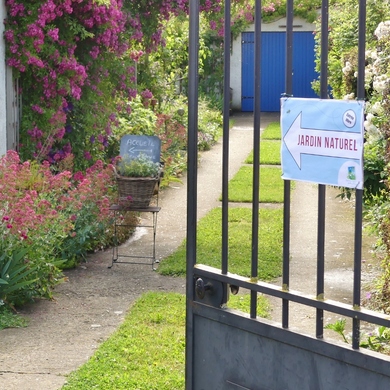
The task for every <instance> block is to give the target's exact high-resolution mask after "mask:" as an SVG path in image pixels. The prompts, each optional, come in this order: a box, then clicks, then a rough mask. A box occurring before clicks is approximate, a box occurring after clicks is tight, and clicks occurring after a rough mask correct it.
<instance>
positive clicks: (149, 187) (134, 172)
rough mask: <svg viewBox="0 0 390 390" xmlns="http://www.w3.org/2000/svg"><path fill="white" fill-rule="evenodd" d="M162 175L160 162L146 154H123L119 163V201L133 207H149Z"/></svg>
mask: <svg viewBox="0 0 390 390" xmlns="http://www.w3.org/2000/svg"><path fill="white" fill-rule="evenodd" d="M160 176H161V168H160V163H156V162H153V160H152V159H151V158H150V157H148V156H146V155H145V154H140V155H139V156H138V157H135V158H134V157H133V158H131V157H130V156H128V155H125V156H123V157H122V158H121V159H120V160H119V162H118V164H117V183H118V194H119V203H121V204H126V205H127V206H132V207H135V208H136V207H139V208H143V207H148V206H149V204H150V200H151V198H152V196H153V194H154V192H155V188H156V186H158V182H159V180H160Z"/></svg>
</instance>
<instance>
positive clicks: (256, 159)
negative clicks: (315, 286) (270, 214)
mask: <svg viewBox="0 0 390 390" xmlns="http://www.w3.org/2000/svg"><path fill="white" fill-rule="evenodd" d="M254 82H255V87H254V118H253V193H252V259H251V277H252V278H257V276H258V263H259V260H258V253H259V193H260V188H259V187H260V99H261V98H260V93H261V0H256V5H255V78H254ZM256 315H257V293H256V291H251V308H250V316H251V318H256Z"/></svg>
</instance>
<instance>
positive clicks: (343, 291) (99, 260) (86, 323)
mask: <svg viewBox="0 0 390 390" xmlns="http://www.w3.org/2000/svg"><path fill="white" fill-rule="evenodd" d="M232 120H234V127H233V128H232V129H231V131H230V165H229V174H230V178H231V177H232V176H233V175H234V174H235V173H236V172H237V171H238V169H239V168H240V167H241V165H242V163H243V161H244V160H245V158H246V157H247V155H248V154H249V153H250V151H251V150H252V148H253V116H252V115H251V114H236V115H234V116H233V117H232ZM278 120H279V117H278V115H277V114H264V115H263V117H262V121H261V126H262V128H264V127H265V126H266V125H267V124H268V123H269V122H273V121H278ZM182 180H183V182H182V183H172V184H171V185H170V186H169V188H166V189H164V190H163V191H161V193H160V197H159V206H161V211H160V213H159V215H158V224H157V241H156V255H157V258H158V259H163V258H165V257H166V256H168V255H169V254H170V253H172V252H173V251H174V250H175V249H176V248H177V247H178V246H179V245H180V244H181V242H182V241H183V239H184V238H185V236H186V199H187V185H186V177H183V178H182ZM221 183H222V143H221V142H219V143H217V145H215V146H214V147H213V148H212V149H211V150H210V151H207V152H203V153H201V157H200V162H199V171H198V192H199V195H198V198H199V199H198V218H202V217H203V216H204V215H206V213H208V212H209V211H210V210H211V209H213V208H214V207H218V206H220V202H219V201H218V198H219V196H220V194H221ZM335 194H336V193H335V191H329V192H328V197H327V213H328V214H329V219H328V221H329V222H328V225H327V243H328V244H330V245H329V249H328V251H327V254H326V257H327V267H328V268H327V274H326V291H327V294H328V291H329V298H332V299H340V300H342V301H345V302H349V301H350V299H351V294H350V291H351V277H352V268H351V260H350V259H351V245H352V244H351V242H352V241H351V240H352V237H351V236H352V234H351V229H352V226H353V223H352V219H351V218H352V217H351V215H353V209H352V207H351V205H350V204H349V203H345V202H340V201H339V200H336V199H335ZM316 204H317V195H316V186H314V185H311V184H305V183H300V184H297V186H296V188H295V190H294V192H293V195H292V221H291V228H292V230H291V241H292V247H291V272H292V276H291V288H293V289H298V290H300V291H303V292H305V293H313V294H314V293H315V283H314V282H315V261H316V260H315V257H316V249H315V248H316V244H315V237H316V222H315V221H316ZM137 237H138V238H137V239H135V240H132V242H131V243H127V244H125V245H123V246H122V247H121V250H123V251H124V252H125V253H129V252H131V253H132V252H133V251H134V252H136V251H137V250H141V251H142V252H143V253H146V248H150V238H151V234H150V233H148V232H147V231H145V230H143V228H141V229H139V231H138V232H137ZM136 253H137V252H136ZM366 253H367V257H366V258H365V260H366V263H365V264H369V263H370V257H369V254H368V252H367V251H366ZM111 254H112V252H111V251H104V252H99V253H96V254H94V255H92V256H91V257H90V258H89V260H88V262H87V263H85V264H82V265H81V266H80V267H78V268H77V269H75V270H71V271H67V272H66V276H67V278H68V281H67V282H66V283H63V284H61V285H59V286H58V287H57V288H56V293H55V301H39V302H36V303H35V304H33V305H30V306H28V307H25V308H23V311H22V314H23V315H25V316H26V317H27V318H29V319H30V325H29V326H28V327H27V328H22V329H6V330H3V331H0V339H1V342H0V389H1V390H3V389H4V390H5V389H7V390H13V389H14V390H42V389H44V390H57V389H60V388H61V386H62V385H63V383H64V382H65V381H66V375H68V374H69V373H70V372H72V371H73V370H75V369H77V367H79V366H80V365H82V364H83V363H84V362H86V361H87V360H88V358H89V357H90V356H91V355H92V354H93V352H94V351H95V350H96V348H97V347H98V346H99V345H100V343H101V342H102V341H104V340H105V339H107V338H108V337H109V336H110V334H111V333H112V332H113V331H114V330H115V329H117V327H118V326H119V325H120V323H121V322H122V321H123V318H124V316H125V314H126V311H127V310H128V309H129V307H131V304H132V303H133V302H134V301H135V300H136V299H137V298H138V297H139V296H140V295H141V294H142V293H143V292H145V291H149V290H155V291H177V292H181V293H184V292H185V280H184V278H167V277H162V276H160V275H159V274H158V273H156V272H154V271H152V268H151V266H150V265H130V264H115V265H114V266H113V267H112V268H111V269H108V268H107V266H108V265H110V264H111ZM372 268H373V267H372ZM366 269H367V270H369V269H370V267H366ZM368 275H369V273H368ZM275 283H277V284H278V285H280V281H276V282H275ZM272 302H273V304H274V310H273V319H274V320H275V321H280V310H279V308H278V305H279V303H278V302H276V301H275V300H273V301H272ZM291 312H292V318H291V326H292V327H300V328H302V324H306V323H308V325H307V326H306V325H304V329H303V331H305V333H308V334H313V332H314V331H315V327H313V326H312V325H311V323H310V321H308V322H307V321H303V320H304V319H309V320H311V319H312V318H313V315H312V313H306V312H305V311H303V310H302V309H301V308H295V307H292V309H291Z"/></svg>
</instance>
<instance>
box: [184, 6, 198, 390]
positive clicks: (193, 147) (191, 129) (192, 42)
mask: <svg viewBox="0 0 390 390" xmlns="http://www.w3.org/2000/svg"><path fill="white" fill-rule="evenodd" d="M198 42H199V0H191V1H190V31H189V69H188V146H187V151H188V156H187V169H188V173H187V246H186V250H187V254H186V257H187V265H186V275H187V284H186V374H185V376H186V380H185V382H186V389H188V390H190V389H192V384H193V371H192V368H193V346H194V339H193V336H194V334H193V314H192V308H191V302H193V301H194V299H195V292H194V288H195V287H194V281H193V268H194V265H195V263H196V222H197V163H198V147H197V145H198Z"/></svg>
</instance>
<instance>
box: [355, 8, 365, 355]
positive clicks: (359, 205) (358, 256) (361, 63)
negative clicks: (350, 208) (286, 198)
mask: <svg viewBox="0 0 390 390" xmlns="http://www.w3.org/2000/svg"><path fill="white" fill-rule="evenodd" d="M366 13H367V10H366V0H359V42H358V81H357V83H358V84H357V99H358V100H361V101H364V98H365V87H364V85H365V82H364V78H365V77H364V74H365V61H366V58H365V52H366ZM362 224H363V190H359V189H357V190H356V206H355V248H354V249H355V253H354V274H353V278H354V280H353V305H354V307H360V292H361V271H362V266H361V264H362ZM359 344H360V321H359V320H358V319H355V318H354V319H353V320H352V348H354V349H359Z"/></svg>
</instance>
